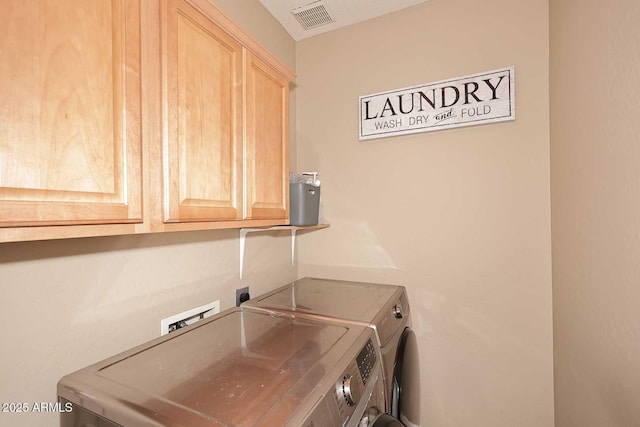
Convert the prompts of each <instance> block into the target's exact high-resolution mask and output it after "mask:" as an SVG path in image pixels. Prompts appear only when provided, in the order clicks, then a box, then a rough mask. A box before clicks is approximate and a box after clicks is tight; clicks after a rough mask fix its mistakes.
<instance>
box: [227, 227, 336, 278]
mask: <svg viewBox="0 0 640 427" xmlns="http://www.w3.org/2000/svg"><path fill="white" fill-rule="evenodd" d="M327 227H329V225H328V224H320V225H315V226H306V227H305V226H300V227H298V226H291V225H276V226H274V227H265V228H241V229H240V279H242V274H243V271H244V252H245V244H246V239H247V234H249V233H257V232H261V231H262V232H264V231H282V230H289V231H290V232H291V265H295V262H296V232H297V231H298V230H314V229H321V228H327Z"/></svg>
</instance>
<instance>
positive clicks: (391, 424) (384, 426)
mask: <svg viewBox="0 0 640 427" xmlns="http://www.w3.org/2000/svg"><path fill="white" fill-rule="evenodd" d="M371 427H405V425H404V424H402V423H401V422H400V421H398V420H397V419H396V418H394V417H392V416H391V415H389V414H382V415H380V416H379V417H378V418H376V419H375V420H374V421H373V424H371Z"/></svg>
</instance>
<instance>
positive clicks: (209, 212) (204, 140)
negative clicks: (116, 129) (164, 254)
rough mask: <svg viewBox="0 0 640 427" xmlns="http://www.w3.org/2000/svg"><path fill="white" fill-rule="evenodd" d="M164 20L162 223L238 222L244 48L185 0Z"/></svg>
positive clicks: (174, 1) (174, 0)
mask: <svg viewBox="0 0 640 427" xmlns="http://www.w3.org/2000/svg"><path fill="white" fill-rule="evenodd" d="M164 17H165V19H164V24H165V25H164V27H163V37H164V41H163V42H164V52H163V61H164V64H163V65H164V71H165V73H166V80H165V88H164V90H165V112H166V120H165V123H166V124H165V126H166V129H165V132H164V161H165V177H164V178H165V183H164V185H165V201H164V208H165V213H164V220H165V221H166V222H183V221H216V220H235V219H239V218H240V215H241V212H242V201H241V197H240V192H241V190H242V184H241V182H240V181H239V179H238V177H240V176H241V163H240V161H241V149H240V143H241V137H242V134H241V130H242V128H241V118H242V117H241V113H242V88H241V82H242V74H241V73H242V48H241V46H240V45H239V44H238V43H237V42H236V41H235V40H233V39H232V38H231V37H230V36H228V35H227V34H226V33H225V32H224V31H222V30H221V29H220V28H219V27H218V26H216V25H215V24H213V23H212V22H211V21H210V20H208V19H207V18H206V17H205V16H204V15H202V14H201V13H200V12H199V11H198V10H197V9H195V8H193V7H192V6H191V5H190V4H188V2H185V1H183V0H170V1H168V2H167V6H166V9H165V13H164Z"/></svg>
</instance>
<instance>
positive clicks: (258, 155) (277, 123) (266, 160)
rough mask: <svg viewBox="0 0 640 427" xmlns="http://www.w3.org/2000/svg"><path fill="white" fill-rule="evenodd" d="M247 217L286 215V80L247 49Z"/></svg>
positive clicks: (287, 147) (287, 126) (283, 216)
mask: <svg viewBox="0 0 640 427" xmlns="http://www.w3.org/2000/svg"><path fill="white" fill-rule="evenodd" d="M245 67H246V71H245V85H246V96H247V99H246V100H245V106H246V142H245V143H246V159H245V168H246V169H245V171H246V184H245V185H246V198H247V202H246V213H245V217H246V218H247V219H278V218H282V219H286V218H288V216H289V181H288V176H289V142H288V138H289V135H288V130H289V122H288V117H289V82H288V81H287V80H286V79H285V78H283V77H282V76H280V75H279V74H277V73H276V72H275V71H273V69H272V68H271V67H269V66H268V65H267V64H266V63H264V62H263V61H261V60H260V59H259V58H257V57H255V56H253V55H252V54H250V53H248V52H247V53H246V61H245Z"/></svg>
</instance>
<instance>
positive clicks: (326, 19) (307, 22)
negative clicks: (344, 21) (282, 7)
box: [290, 0, 334, 30]
mask: <svg viewBox="0 0 640 427" xmlns="http://www.w3.org/2000/svg"><path fill="white" fill-rule="evenodd" d="M290 12H291V14H292V15H293V16H295V17H296V19H297V20H298V22H299V23H300V25H302V28H304V29H305V30H310V29H311V28H315V27H319V26H321V25H326V24H330V23H332V22H334V19H333V17H332V16H331V14H330V13H329V10H327V8H326V6H325V4H324V2H323V1H322V0H320V1H314V2H313V3H309V4H307V5H304V6H300V7H297V8H295V9H291V11H290Z"/></svg>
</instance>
